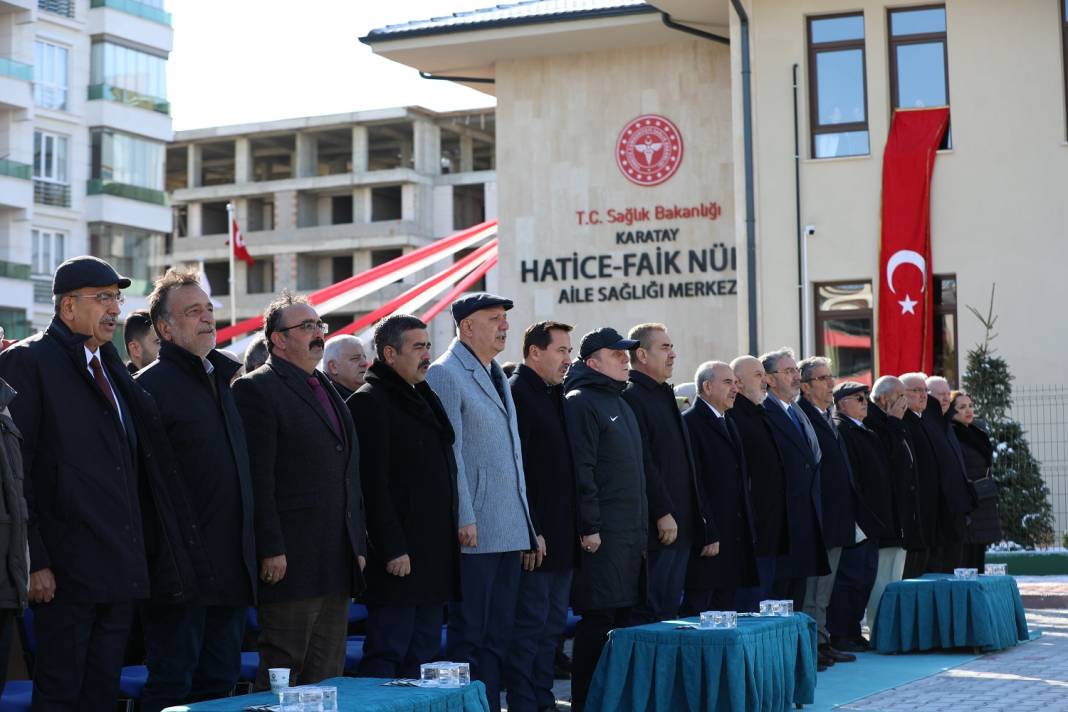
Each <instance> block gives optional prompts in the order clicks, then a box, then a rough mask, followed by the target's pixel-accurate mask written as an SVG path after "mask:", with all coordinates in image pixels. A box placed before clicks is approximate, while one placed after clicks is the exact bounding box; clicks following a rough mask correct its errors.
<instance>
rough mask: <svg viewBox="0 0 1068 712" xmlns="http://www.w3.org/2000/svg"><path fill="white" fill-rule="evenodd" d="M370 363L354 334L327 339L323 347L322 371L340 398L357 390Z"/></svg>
mask: <svg viewBox="0 0 1068 712" xmlns="http://www.w3.org/2000/svg"><path fill="white" fill-rule="evenodd" d="M370 365H371V360H370V359H368V358H367V352H366V351H365V350H364V348H363V342H362V341H360V340H359V339H358V338H356V337H355V336H350V335H348V334H345V335H342V336H335V337H334V338H332V339H329V340H327V342H326V348H324V349H323V371H324V372H325V373H326V375H327V377H329V379H330V383H331V384H333V386H334V388H335V389H336V390H337V393H338V395H339V396H341V400H348V399H349V396H351V395H352V394H353V393H355V392H356V391H357V390H359V388H360V386H362V385H363V383H364V376H365V375H366V374H367V367H368V366H370Z"/></svg>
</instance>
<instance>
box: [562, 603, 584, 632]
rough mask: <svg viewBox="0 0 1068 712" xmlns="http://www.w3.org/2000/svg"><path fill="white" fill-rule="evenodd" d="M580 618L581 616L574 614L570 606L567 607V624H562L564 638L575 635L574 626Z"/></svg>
mask: <svg viewBox="0 0 1068 712" xmlns="http://www.w3.org/2000/svg"><path fill="white" fill-rule="evenodd" d="M580 620H582V616H577V615H575V612H574V611H572V610H571V609H570V608H568V609H567V625H565V626H564V637H565V638H574V637H575V626H577V625H578V622H579V621H580Z"/></svg>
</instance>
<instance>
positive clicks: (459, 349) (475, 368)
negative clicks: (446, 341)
mask: <svg viewBox="0 0 1068 712" xmlns="http://www.w3.org/2000/svg"><path fill="white" fill-rule="evenodd" d="M452 349H453V353H454V354H456V357H457V358H458V359H460V363H462V364H463V365H464V368H466V369H467V370H468V371H470V372H471V377H472V378H473V379H474V380H475V383H477V384H478V387H479V388H481V389H482V391H483V392H484V393H485V394H486V396H487V397H488V398H489V399H490V400H491V401H492V402H493V403H495V404H496V405H497V407H498V408H500V409H501V412H502V413H504V414H505V415H508V407H507V406H506V405H505V404H504V403H502V402H501V396H500V394H499V393H497V389H496V388H494V386H493V381H492V380H490V375H489V371H487V370H486V367H485V366H483V365H482V364H481V363H480V362H479V360H478V359H477V358H475V355H474V354H473V353H471V350H470V349H468V348H467V347H466V346H464V344H463V342H461V341H460V340H459V339H457V340H456V341H454V342H453V345H452ZM496 365H497V364H496V362H490V368H493V367H494V366H496ZM498 368H500V367H499V366H498Z"/></svg>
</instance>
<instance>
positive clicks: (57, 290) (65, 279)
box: [52, 255, 130, 294]
mask: <svg viewBox="0 0 1068 712" xmlns="http://www.w3.org/2000/svg"><path fill="white" fill-rule="evenodd" d="M111 284H117V285H118V286H119V289H126V288H127V287H129V286H130V280H129V279H127V278H126V277H123V276H121V275H120V274H119V273H118V272H116V271H115V268H114V267H112V266H111V265H109V264H108V263H107V262H105V261H104V260H102V259H100V258H99V257H93V256H91V255H81V256H80V257H71V258H70V259H69V260H67V261H66V262H64V263H63V264H61V265H60V266H59V267H56V273H55V275H54V276H53V277H52V294H66V293H68V292H73V291H74V290H75V289H81V288H82V287H107V286H108V285H111Z"/></svg>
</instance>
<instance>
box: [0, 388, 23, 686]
mask: <svg viewBox="0 0 1068 712" xmlns="http://www.w3.org/2000/svg"><path fill="white" fill-rule="evenodd" d="M15 396H16V394H15V389H14V388H12V387H11V386H9V385H8V384H7V383H6V382H5V381H4V380H3V379H2V378H0V515H2V516H3V520H2V523H0V542H3V545H2V546H0V562H3V564H4V566H3V569H2V571H0V690H3V688H4V682H5V681H6V680H7V663H8V654H9V651H10V650H11V634H12V631H13V630H14V627H15V626H14V621H15V616H17V615H20V614H21V613H22V611H24V610H25V609H26V605H27V603H29V600H28V597H27V591H28V589H29V585H30V562H29V558H28V557H27V556H26V547H27V539H26V527H27V524H26V500H25V498H24V497H23V494H22V448H21V443H22V435H21V434H20V433H19V429H18V427H17V426H16V425H15V421H13V420H12V419H11V411H10V410H9V408H8V406H9V405H10V404H11V401H12V400H13V399H14V398H15Z"/></svg>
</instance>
